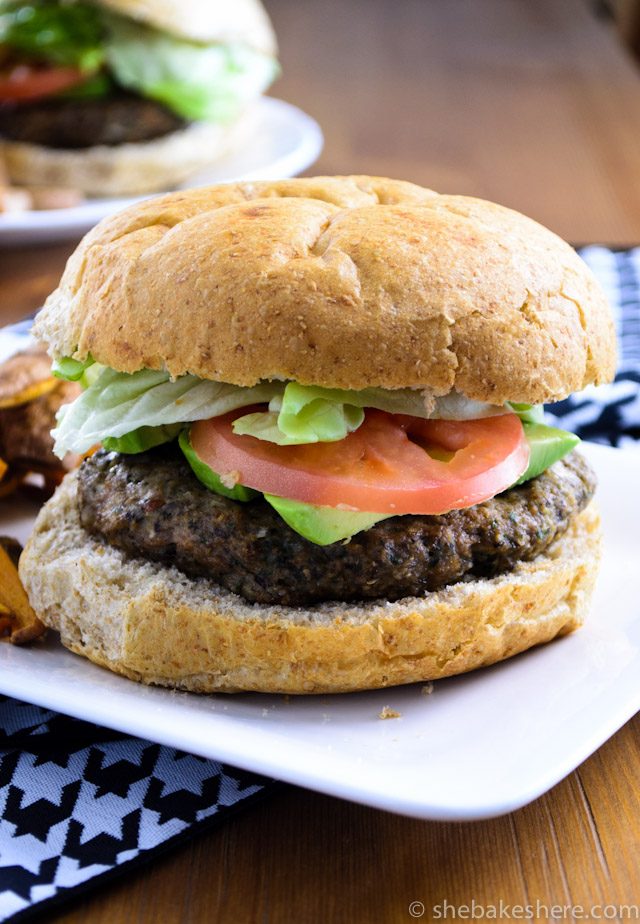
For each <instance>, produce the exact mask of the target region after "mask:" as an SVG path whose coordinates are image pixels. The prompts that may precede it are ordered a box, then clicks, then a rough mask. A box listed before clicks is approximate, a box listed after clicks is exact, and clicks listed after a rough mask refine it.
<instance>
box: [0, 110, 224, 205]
mask: <svg viewBox="0 0 640 924" xmlns="http://www.w3.org/2000/svg"><path fill="white" fill-rule="evenodd" d="M235 130H236V127H235V126H231V127H228V126H224V125H216V124H213V123H209V122H192V123H191V124H190V125H188V126H187V127H186V128H182V129H179V130H178V131H175V132H171V133H170V134H169V135H163V136H162V137H161V138H155V139H154V140H153V141H143V142H137V143H134V144H118V145H113V146H108V145H99V146H96V147H94V148H78V149H77V150H61V149H57V148H46V147H42V146H40V145H36V144H24V143H22V142H17V141H0V157H2V156H4V161H5V166H6V168H7V171H8V174H9V177H10V179H11V181H12V182H13V183H15V184H17V185H25V186H63V187H71V188H73V189H79V190H81V191H82V192H84V193H86V194H87V195H89V196H132V195H144V194H145V193H150V192H156V191H157V190H160V189H162V190H165V189H167V187H170V186H175V185H177V184H178V183H181V182H182V181H183V180H186V179H187V178H188V177H190V176H191V175H192V174H193V173H196V172H197V171H198V170H202V169H203V168H204V167H206V166H208V165H209V164H210V163H211V162H212V161H214V160H215V159H216V157H219V156H220V155H222V154H224V153H225V151H226V150H227V149H228V147H229V146H230V145H231V144H232V142H233V137H234V132H235Z"/></svg>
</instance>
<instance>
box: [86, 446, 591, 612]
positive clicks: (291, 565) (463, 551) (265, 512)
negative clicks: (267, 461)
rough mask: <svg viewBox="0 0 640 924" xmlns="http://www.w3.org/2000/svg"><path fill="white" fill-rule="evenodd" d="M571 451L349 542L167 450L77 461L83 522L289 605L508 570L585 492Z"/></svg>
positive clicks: (584, 474)
mask: <svg viewBox="0 0 640 924" xmlns="http://www.w3.org/2000/svg"><path fill="white" fill-rule="evenodd" d="M594 489H595V477H594V475H593V472H592V471H591V469H590V468H589V466H588V464H587V463H586V462H585V460H584V459H583V458H582V457H581V456H580V455H579V454H578V453H576V452H573V453H571V454H570V455H569V456H567V457H566V458H565V459H563V460H562V461H561V462H557V463H556V464H555V465H554V466H553V467H552V468H550V469H549V470H548V471H547V472H545V473H544V474H543V475H540V476H538V478H534V479H533V480H532V481H529V482H527V483H526V484H524V485H521V486H520V487H516V488H510V489H509V490H508V491H505V492H504V494H501V495H499V496H498V497H494V498H493V499H492V500H489V501H485V502H484V503H483V504H478V505H477V506H475V507H470V508H469V509H467V510H452V511H451V512H450V513H446V514H442V515H441V516H413V515H411V516H402V517H393V518H391V519H389V520H383V521H382V522H380V523H378V524H376V525H375V526H373V527H372V528H371V529H369V530H367V531H366V532H362V533H358V535H356V536H354V537H353V538H352V539H351V541H350V542H348V543H341V542H339V543H336V544H334V545H330V546H317V545H314V544H313V543H311V542H308V541H307V540H306V539H303V538H302V536H299V535H298V533H296V532H294V531H293V530H292V529H290V528H289V527H288V526H287V525H286V523H284V521H283V520H281V519H280V517H279V516H278V514H277V513H276V512H275V511H274V510H273V508H272V507H270V506H269V504H267V503H266V501H264V500H262V499H259V500H254V501H251V502H249V503H239V502H237V501H232V500H228V499H227V498H225V497H220V496H219V495H217V494H214V493H212V492H211V491H209V490H208V489H207V488H205V487H204V486H203V485H202V484H200V482H199V481H198V480H197V479H196V477H195V476H194V475H193V473H192V472H191V469H190V468H189V466H188V465H187V463H186V461H185V460H184V459H183V458H182V456H181V455H179V454H178V453H177V452H176V451H174V450H172V449H169V450H167V449H160V450H155V451H153V452H149V453H144V454H142V455H137V456H123V455H119V454H118V453H108V452H105V451H100V452H98V453H96V454H95V455H94V456H92V457H91V458H89V459H87V460H86V461H85V462H84V463H83V465H82V466H81V468H80V475H79V498H80V500H79V502H80V515H81V521H82V525H83V526H84V528H85V529H86V530H88V531H89V532H90V533H93V534H94V535H97V536H99V537H101V538H102V539H103V540H105V541H106V542H107V543H109V544H110V545H112V546H116V547H117V548H120V549H123V550H124V551H126V552H127V553H129V554H130V555H132V556H135V557H143V558H148V559H152V560H154V561H160V562H165V563H167V564H173V565H176V567H178V568H179V569H180V570H182V571H183V572H185V573H186V574H188V575H192V576H196V577H198V576H204V577H208V578H211V579H213V580H215V581H216V582H217V583H219V584H220V585H222V586H223V587H226V588H227V589H228V590H230V591H233V592H234V593H237V594H239V595H240V596H242V597H244V599H245V600H249V601H251V602H256V603H280V604H284V605H290V606H298V605H304V604H312V603H320V602H322V601H326V600H344V601H347V600H350V601H353V600H370V599H376V598H381V599H386V600H398V599H400V598H401V597H407V596H420V595H421V594H424V593H426V592H427V591H433V590H438V589H439V588H441V587H444V586H445V585H447V584H451V583H454V582H456V581H460V580H464V579H471V578H477V577H490V576H493V575H496V574H501V573H503V572H507V571H510V570H512V569H513V568H514V566H515V565H516V564H517V562H518V561H522V560H524V561H527V560H529V559H532V558H534V557H535V556H536V555H538V554H539V553H540V552H542V551H544V550H545V549H546V548H547V547H548V546H549V545H550V544H551V543H552V542H553V541H554V539H556V538H557V537H558V536H559V535H561V534H562V533H563V532H564V531H565V530H566V529H567V527H568V525H569V523H570V522H571V519H572V518H573V517H575V516H576V514H577V513H578V512H579V511H580V510H582V509H583V508H584V507H585V506H586V505H587V503H588V502H589V500H590V499H591V497H592V495H593V492H594Z"/></svg>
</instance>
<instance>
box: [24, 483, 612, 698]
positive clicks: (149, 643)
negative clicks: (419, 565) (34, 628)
mask: <svg viewBox="0 0 640 924" xmlns="http://www.w3.org/2000/svg"><path fill="white" fill-rule="evenodd" d="M76 489H77V475H76V474H71V475H68V476H67V478H66V479H65V480H64V482H63V484H62V486H61V487H60V488H59V489H58V491H57V492H56V494H55V495H54V497H53V498H52V499H51V500H50V501H49V502H48V503H47V504H46V505H45V507H44V508H43V509H42V511H41V512H40V514H39V516H38V519H37V521H36V525H35V528H34V532H33V534H32V537H31V539H30V540H29V542H28V543H27V546H26V548H25V551H24V553H23V555H22V558H21V562H20V575H21V578H22V580H23V582H24V585H25V587H26V589H27V591H28V593H29V598H30V601H31V605H32V606H33V608H34V609H35V611H36V613H37V614H38V616H39V617H40V618H41V619H42V620H43V621H44V622H45V623H46V624H47V625H48V626H50V627H51V628H53V629H56V630H57V631H59V632H60V633H61V637H62V642H63V643H64V644H65V645H66V646H67V647H68V648H70V649H71V650H72V651H74V652H76V653H78V654H81V655H84V656H85V657H87V658H90V659H91V660H92V661H95V662H96V663H97V664H100V665H102V666H104V667H108V668H109V669H110V670H113V671H116V672H117V673H120V674H124V675H125V676H127V677H130V678H132V679H135V680H139V681H143V682H144V683H153V684H160V685H163V686H169V687H177V688H180V689H184V690H192V691H195V692H214V691H220V692H235V691H238V690H255V691H262V692H282V693H320V692H325V693H327V692H344V691H350V690H363V689H373V688H376V687H386V686H393V685H396V684H401V683H411V682H414V681H426V680H434V679H437V678H439V677H447V676H450V675H452V674H459V673H462V672H465V671H469V670H472V669H474V668H477V667H481V666H485V665H488V664H493V663H494V662H496V661H500V660H502V659H503V658H508V657H510V656H511V655H514V654H517V653H518V652H521V651H524V650H525V649H527V648H530V647H531V646H532V645H537V644H540V643H543V642H547V641H550V640H551V639H553V638H555V637H556V636H558V635H564V634H566V633H568V632H571V631H573V630H574V629H576V628H578V626H580V625H581V623H582V622H583V619H584V616H585V614H586V611H587V608H588V605H589V602H590V597H591V592H592V590H593V585H594V582H595V576H596V572H597V564H598V558H599V551H600V530H599V518H598V514H597V512H596V510H595V508H594V506H593V504H591V505H590V506H589V507H588V508H587V509H586V510H584V511H583V512H582V513H581V514H580V515H579V516H577V517H576V518H575V520H574V522H573V524H572V526H571V527H570V529H569V531H568V532H567V533H566V534H565V535H564V536H563V537H562V538H561V539H560V540H558V541H556V542H555V543H553V545H552V546H551V547H550V548H549V549H548V550H547V551H546V552H545V553H544V554H542V555H539V556H538V557H537V558H536V559H534V560H533V561H531V562H527V563H520V564H519V565H517V566H516V568H515V569H514V570H513V572H511V573H510V574H508V575H503V576H501V577H496V578H492V579H480V580H476V581H473V582H471V583H458V584H454V585H452V586H450V587H447V588H445V589H444V590H441V591H438V592H435V593H430V594H426V595H425V596H424V597H410V598H405V599H404V600H399V601H396V602H394V603H386V602H369V603H361V604H357V603H351V604H343V603H327V604H320V605H317V606H313V607H308V608H302V607H300V608H298V607H286V606H266V605H260V604H248V603H246V602H245V601H244V600H242V599H241V598H240V597H237V596H235V595H234V594H231V593H229V592H227V591H224V590H222V589H221V588H220V587H218V586H216V585H215V584H213V583H212V582H211V581H208V580H206V579H204V578H200V579H192V578H188V577H186V576H185V575H184V574H182V573H181V572H180V571H178V570H177V569H175V568H173V567H166V566H163V565H159V564H154V563H152V562H147V561H144V560H142V559H134V558H129V557H128V556H126V555H125V554H123V553H122V552H119V551H117V550H116V549H113V548H110V547H109V546H107V545H105V544H103V543H101V542H100V541H98V540H97V539H94V538H92V537H91V536H90V535H89V534H88V533H86V532H85V531H84V530H83V529H82V526H81V525H80V520H79V514H78V507H77V491H76Z"/></svg>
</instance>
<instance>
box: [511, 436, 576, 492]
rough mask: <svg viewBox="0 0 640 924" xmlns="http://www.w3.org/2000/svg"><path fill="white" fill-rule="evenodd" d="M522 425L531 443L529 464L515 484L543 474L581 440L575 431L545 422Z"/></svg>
mask: <svg viewBox="0 0 640 924" xmlns="http://www.w3.org/2000/svg"><path fill="white" fill-rule="evenodd" d="M522 426H523V427H524V434H525V436H526V438H527V441H528V443H529V449H530V455H529V464H528V466H527V469H526V471H525V472H524V474H523V475H521V476H520V478H518V480H517V481H516V482H515V484H523V483H524V482H525V481H530V480H531V478H535V477H536V475H541V474H542V472H544V471H546V470H547V469H548V468H549V467H550V466H551V465H553V463H554V462H557V461H558V460H559V459H562V458H563V456H566V455H567V453H569V452H571V450H572V449H574V448H575V447H576V446H577V445H578V443H579V442H580V437H578V436H576V435H575V433H569V432H568V431H567V430H559V429H558V428H557V427H548V426H547V425H546V424H543V423H523V425H522Z"/></svg>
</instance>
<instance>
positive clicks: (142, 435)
mask: <svg viewBox="0 0 640 924" xmlns="http://www.w3.org/2000/svg"><path fill="white" fill-rule="evenodd" d="M181 429H182V424H163V425H162V426H159V427H138V429H137V430H131V431H130V432H129V433H125V434H124V436H108V437H107V438H106V439H105V440H103V441H102V445H103V446H104V448H105V449H107V450H108V451H109V452H121V453H123V454H124V455H135V454H136V453H138V452H146V451H147V449H153V447H154V446H162V444H163V443H170V442H171V440H174V439H175V438H176V436H177V435H178V433H179V432H180V430H181Z"/></svg>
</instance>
